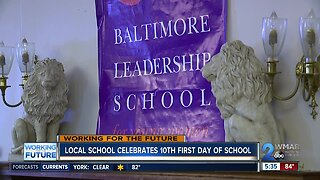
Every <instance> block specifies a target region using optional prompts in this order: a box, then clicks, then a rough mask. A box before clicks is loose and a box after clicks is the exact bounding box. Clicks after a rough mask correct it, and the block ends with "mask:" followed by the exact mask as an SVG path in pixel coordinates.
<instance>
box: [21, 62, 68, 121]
mask: <svg viewBox="0 0 320 180" xmlns="http://www.w3.org/2000/svg"><path fill="white" fill-rule="evenodd" d="M67 93H68V84H67V81H66V78H65V75H64V69H63V65H62V64H61V63H60V62H58V61H57V60H55V59H46V60H43V61H38V62H37V64H36V65H35V67H34V70H33V71H32V73H31V75H30V77H29V79H28V81H27V83H26V84H25V87H24V91H23V95H22V102H23V105H24V108H25V111H26V113H27V114H28V115H29V116H33V117H36V118H31V119H32V121H34V120H35V119H37V117H38V118H39V119H38V120H39V121H41V120H40V118H41V117H48V120H47V121H48V122H50V121H52V120H53V119H55V118H58V117H60V118H62V117H63V114H64V112H65V110H66V108H67V103H68V100H67Z"/></svg>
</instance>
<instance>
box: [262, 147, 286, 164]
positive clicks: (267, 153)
mask: <svg viewBox="0 0 320 180" xmlns="http://www.w3.org/2000/svg"><path fill="white" fill-rule="evenodd" d="M262 151H263V152H264V153H265V155H264V156H263V158H262V161H276V160H279V159H284V153H283V152H281V151H277V152H275V153H274V155H272V154H273V152H274V146H273V145H272V144H271V143H266V144H264V145H263V146H262Z"/></svg>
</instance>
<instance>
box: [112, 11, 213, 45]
mask: <svg viewBox="0 0 320 180" xmlns="http://www.w3.org/2000/svg"><path fill="white" fill-rule="evenodd" d="M208 20H209V15H201V16H199V18H197V17H188V18H186V19H182V18H178V19H176V20H169V21H168V22H162V21H161V22H153V23H146V24H141V25H138V26H131V27H121V28H115V29H114V44H116V45H117V44H125V43H133V42H139V41H148V40H157V39H163V38H170V37H173V36H183V35H185V34H186V35H192V34H198V33H207V32H210V31H211V29H210V26H209V23H208Z"/></svg>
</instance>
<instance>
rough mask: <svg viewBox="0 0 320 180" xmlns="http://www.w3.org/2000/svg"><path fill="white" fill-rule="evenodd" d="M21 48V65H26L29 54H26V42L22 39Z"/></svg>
mask: <svg viewBox="0 0 320 180" xmlns="http://www.w3.org/2000/svg"><path fill="white" fill-rule="evenodd" d="M22 46H23V50H22V62H23V64H25V65H27V63H28V62H29V53H28V41H27V39H26V38H23V39H22Z"/></svg>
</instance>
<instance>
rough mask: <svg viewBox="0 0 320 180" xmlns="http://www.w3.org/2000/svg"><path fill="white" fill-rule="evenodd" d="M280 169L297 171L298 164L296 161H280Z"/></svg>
mask: <svg viewBox="0 0 320 180" xmlns="http://www.w3.org/2000/svg"><path fill="white" fill-rule="evenodd" d="M280 166H281V167H280V170H281V171H298V167H299V164H298V163H297V162H281V165H280Z"/></svg>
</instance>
